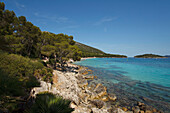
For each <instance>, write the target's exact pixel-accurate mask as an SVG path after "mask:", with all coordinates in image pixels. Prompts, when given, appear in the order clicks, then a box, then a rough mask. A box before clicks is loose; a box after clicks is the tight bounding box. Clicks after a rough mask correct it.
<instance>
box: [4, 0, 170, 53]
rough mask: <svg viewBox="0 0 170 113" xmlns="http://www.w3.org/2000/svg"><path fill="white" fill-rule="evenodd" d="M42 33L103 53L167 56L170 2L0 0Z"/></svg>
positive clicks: (169, 38)
mask: <svg viewBox="0 0 170 113" xmlns="http://www.w3.org/2000/svg"><path fill="white" fill-rule="evenodd" d="M1 1H3V2H5V4H6V9H9V10H13V11H14V12H15V13H16V15H17V16H21V15H23V16H26V18H27V20H28V21H30V22H32V23H33V24H34V25H36V26H38V27H40V29H41V30H42V31H49V32H53V33H56V34H57V33H64V34H68V35H73V36H74V39H75V40H76V41H78V42H81V43H84V44H87V45H90V46H93V47H96V48H99V49H101V50H103V51H104V52H107V53H113V54H124V55H127V56H134V55H137V54H143V53H154V54H160V55H167V54H170V0H1Z"/></svg>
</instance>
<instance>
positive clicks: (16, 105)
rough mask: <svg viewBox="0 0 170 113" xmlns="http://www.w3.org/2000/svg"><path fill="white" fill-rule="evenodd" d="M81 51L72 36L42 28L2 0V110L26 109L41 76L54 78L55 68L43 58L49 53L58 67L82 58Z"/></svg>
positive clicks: (0, 91) (50, 79) (0, 34)
mask: <svg viewBox="0 0 170 113" xmlns="http://www.w3.org/2000/svg"><path fill="white" fill-rule="evenodd" d="M80 55H81V52H80V51H79V49H78V47H77V46H75V41H74V40H73V37H72V36H68V35H65V34H58V35H56V34H53V33H49V32H42V31H41V30H40V29H39V28H38V27H36V26H34V25H33V24H32V23H31V22H29V21H27V19H26V17H24V16H20V17H17V16H16V15H15V13H14V12H13V11H9V10H5V4H4V3H3V2H0V86H1V87H0V112H23V111H24V109H25V108H24V106H25V105H26V104H27V102H28V101H29V96H30V95H29V94H30V90H31V89H32V88H33V87H37V86H39V85H40V84H39V81H38V79H41V80H44V81H46V82H51V83H52V82H53V81H52V76H53V74H52V73H53V69H51V68H49V67H46V64H45V63H44V62H42V61H41V60H40V59H42V58H44V57H48V59H49V63H50V64H53V65H52V67H54V68H55V66H56V62H59V63H61V64H63V63H64V62H66V60H67V59H69V58H73V59H74V60H79V59H80ZM50 102H51V101H50ZM60 102H65V101H64V100H61V99H59V100H58V104H62V105H63V106H64V105H66V104H63V103H60ZM58 104H54V105H53V107H54V106H55V105H58ZM67 107H68V106H65V108H67Z"/></svg>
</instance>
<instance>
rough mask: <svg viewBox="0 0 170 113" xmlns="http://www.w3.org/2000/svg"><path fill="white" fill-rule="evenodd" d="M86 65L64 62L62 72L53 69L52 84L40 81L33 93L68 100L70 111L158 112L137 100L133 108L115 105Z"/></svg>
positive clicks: (114, 97)
mask: <svg viewBox="0 0 170 113" xmlns="http://www.w3.org/2000/svg"><path fill="white" fill-rule="evenodd" d="M89 73H92V72H91V70H89V69H88V68H86V67H82V66H77V65H73V64H68V68H67V71H66V72H61V71H58V70H54V72H53V74H54V77H53V81H54V83H53V85H52V84H50V83H46V82H44V81H41V87H36V88H34V89H33V90H32V91H31V93H32V94H31V95H33V96H36V94H38V93H39V92H44V91H48V92H51V93H53V94H56V95H60V96H62V97H63V98H64V99H69V100H71V101H72V103H71V105H70V106H71V107H72V108H74V109H75V110H74V111H73V112H72V113H91V112H92V113H125V112H127V113H156V112H158V113H160V112H161V111H158V110H156V109H155V108H149V107H148V106H146V105H145V104H144V103H141V102H138V103H137V104H136V106H134V107H133V109H131V110H130V109H128V108H126V107H122V106H119V105H117V102H116V99H117V97H116V95H115V94H113V93H108V91H107V88H106V87H105V86H103V85H102V84H100V83H95V82H92V81H93V80H94V79H96V78H97V77H96V76H90V75H88V74H89Z"/></svg>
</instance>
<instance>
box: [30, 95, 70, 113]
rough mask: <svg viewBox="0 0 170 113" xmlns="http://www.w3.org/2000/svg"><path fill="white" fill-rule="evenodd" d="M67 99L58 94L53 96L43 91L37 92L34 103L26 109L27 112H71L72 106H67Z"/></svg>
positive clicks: (68, 102) (68, 103)
mask: <svg viewBox="0 0 170 113" xmlns="http://www.w3.org/2000/svg"><path fill="white" fill-rule="evenodd" d="M70 102H71V101H69V100H65V99H63V98H62V97H60V96H55V95H53V94H51V93H48V92H44V93H40V94H37V96H36V99H35V104H33V106H32V107H31V109H30V110H28V111H27V112H28V113H71V112H72V111H73V109H72V108H69V105H70Z"/></svg>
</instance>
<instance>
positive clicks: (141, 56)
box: [134, 54, 165, 58]
mask: <svg viewBox="0 0 170 113" xmlns="http://www.w3.org/2000/svg"><path fill="white" fill-rule="evenodd" d="M134 57H135V58H165V57H164V56H161V55H155V54H143V55H136V56H134Z"/></svg>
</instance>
